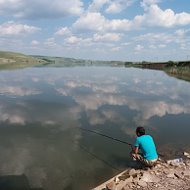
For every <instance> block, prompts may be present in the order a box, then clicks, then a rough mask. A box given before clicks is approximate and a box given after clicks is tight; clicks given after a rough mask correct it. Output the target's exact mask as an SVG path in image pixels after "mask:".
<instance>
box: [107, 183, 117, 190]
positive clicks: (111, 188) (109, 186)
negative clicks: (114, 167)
mask: <svg viewBox="0 0 190 190" xmlns="http://www.w3.org/2000/svg"><path fill="white" fill-rule="evenodd" d="M115 186H116V184H115V182H114V181H111V182H110V183H108V184H106V188H107V190H115Z"/></svg>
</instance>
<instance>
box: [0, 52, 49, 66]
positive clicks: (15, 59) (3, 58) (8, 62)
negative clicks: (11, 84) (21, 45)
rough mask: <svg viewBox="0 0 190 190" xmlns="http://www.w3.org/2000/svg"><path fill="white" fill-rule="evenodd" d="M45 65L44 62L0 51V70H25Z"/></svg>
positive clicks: (19, 54)
mask: <svg viewBox="0 0 190 190" xmlns="http://www.w3.org/2000/svg"><path fill="white" fill-rule="evenodd" d="M45 63H46V61H45V60H41V59H38V58H34V57H31V56H28V55H24V54H21V53H14V52H5V51H0V69H14V68H25V67H31V66H35V65H42V64H45Z"/></svg>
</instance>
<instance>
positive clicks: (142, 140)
mask: <svg viewBox="0 0 190 190" xmlns="http://www.w3.org/2000/svg"><path fill="white" fill-rule="evenodd" d="M136 135H137V138H136V142H135V144H134V147H133V150H132V158H133V160H137V161H139V162H141V163H142V164H143V165H145V166H148V167H152V166H154V165H155V164H156V162H157V160H158V154H157V151H156V146H155V143H154V140H153V138H152V137H151V136H150V135H146V134H145V129H144V127H137V129H136ZM139 150H141V152H142V155H141V154H140V153H139Z"/></svg>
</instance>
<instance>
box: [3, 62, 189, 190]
mask: <svg viewBox="0 0 190 190" xmlns="http://www.w3.org/2000/svg"><path fill="white" fill-rule="evenodd" d="M189 123H190V83H188V82H186V81H182V80H178V79H176V78H172V77H170V76H168V75H167V74H165V73H164V72H162V71H154V70H142V69H136V68H124V67H104V66H102V67H98V66H97V67H96V66H91V67H62V68H48V67H41V68H27V69H20V70H19V69H18V70H6V71H0V142H1V143H0V152H1V154H0V163H1V164H0V176H10V175H11V176H21V175H24V176H25V177H26V178H27V180H28V183H29V185H30V187H32V188H41V189H44V190H52V189H54V190H89V189H90V188H93V187H94V186H96V185H98V184H99V183H101V182H103V181H104V180H107V179H109V178H110V177H112V176H113V175H114V174H117V173H118V172H119V170H124V169H125V168H128V167H132V166H133V162H132V161H131V159H130V157H129V152H130V147H129V146H127V145H125V144H121V143H118V142H116V141H113V140H111V139H108V138H105V137H102V136H100V135H97V134H94V133H90V132H87V131H85V130H82V129H81V128H84V129H88V130H93V131H96V132H99V133H103V134H106V135H109V136H111V137H114V138H117V139H120V140H123V141H126V142H129V143H134V141H135V129H136V127H137V126H144V127H145V129H146V131H147V133H148V134H151V135H152V136H153V138H154V139H155V142H156V145H157V149H158V151H159V152H161V153H162V154H164V156H165V157H166V158H171V159H172V158H175V157H177V156H180V153H181V152H182V151H184V150H186V151H189V150H190V144H189V143H190V140H189V133H190V126H189ZM18 183H21V182H18Z"/></svg>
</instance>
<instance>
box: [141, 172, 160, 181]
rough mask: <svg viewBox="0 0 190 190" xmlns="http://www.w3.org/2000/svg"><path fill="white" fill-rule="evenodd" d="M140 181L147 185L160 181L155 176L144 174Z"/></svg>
mask: <svg viewBox="0 0 190 190" xmlns="http://www.w3.org/2000/svg"><path fill="white" fill-rule="evenodd" d="M140 181H144V182H147V183H149V182H153V183H158V182H159V181H160V178H158V177H157V176H156V175H153V174H149V173H148V172H145V173H144V174H143V176H142V178H141V179H140Z"/></svg>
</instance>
